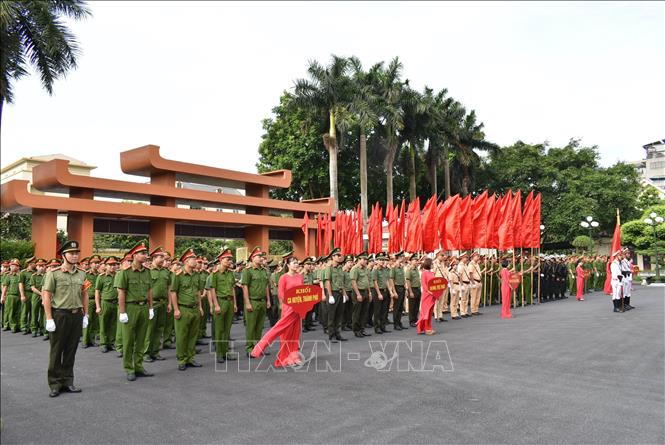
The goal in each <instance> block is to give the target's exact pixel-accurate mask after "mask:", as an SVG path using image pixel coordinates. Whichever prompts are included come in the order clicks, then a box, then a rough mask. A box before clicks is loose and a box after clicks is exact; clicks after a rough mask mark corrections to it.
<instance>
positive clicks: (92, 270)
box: [81, 255, 102, 349]
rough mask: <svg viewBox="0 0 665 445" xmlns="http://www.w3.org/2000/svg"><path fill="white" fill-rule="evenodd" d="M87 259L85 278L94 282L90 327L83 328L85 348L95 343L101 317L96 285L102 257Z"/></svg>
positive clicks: (91, 290)
mask: <svg viewBox="0 0 665 445" xmlns="http://www.w3.org/2000/svg"><path fill="white" fill-rule="evenodd" d="M87 260H88V268H87V270H84V272H85V278H86V280H88V281H90V283H92V286H90V288H88V317H90V321H89V324H88V327H87V328H85V329H84V330H83V339H82V340H81V344H82V347H83V348H84V349H85V348H88V347H90V346H94V345H95V337H97V334H98V333H99V317H98V316H97V311H96V304H95V291H96V290H95V285H96V283H97V275H98V273H97V268H98V267H99V263H100V262H101V260H102V259H101V257H100V256H99V255H93V256H91V257H89V258H87Z"/></svg>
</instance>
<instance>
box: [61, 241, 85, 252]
mask: <svg viewBox="0 0 665 445" xmlns="http://www.w3.org/2000/svg"><path fill="white" fill-rule="evenodd" d="M80 251H81V245H80V244H79V242H78V241H74V240H69V241H65V242H64V243H63V244H62V246H60V250H58V253H59V254H60V255H64V254H65V253H67V252H80Z"/></svg>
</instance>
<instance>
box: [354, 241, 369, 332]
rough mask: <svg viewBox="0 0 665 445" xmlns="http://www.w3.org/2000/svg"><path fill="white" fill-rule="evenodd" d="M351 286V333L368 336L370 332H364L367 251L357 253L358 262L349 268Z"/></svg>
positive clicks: (365, 320) (366, 301) (367, 293)
mask: <svg viewBox="0 0 665 445" xmlns="http://www.w3.org/2000/svg"><path fill="white" fill-rule="evenodd" d="M351 286H352V287H353V292H352V298H351V301H352V302H353V314H352V316H351V317H352V323H353V334H354V335H355V336H356V337H358V338H362V337H370V336H371V335H372V334H368V333H366V332H365V323H367V311H368V308H369V300H370V293H369V288H370V282H369V272H368V270H367V252H362V253H360V254H359V255H358V262H357V264H356V265H355V266H353V268H352V269H351Z"/></svg>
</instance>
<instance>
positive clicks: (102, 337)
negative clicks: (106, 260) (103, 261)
mask: <svg viewBox="0 0 665 445" xmlns="http://www.w3.org/2000/svg"><path fill="white" fill-rule="evenodd" d="M115 276H116V274H115V273H113V274H102V275H97V281H96V282H95V291H99V299H100V305H101V309H102V313H101V314H99V345H100V346H106V347H107V348H113V347H114V346H115V344H116V338H115V334H116V330H117V329H118V326H117V325H118V290H117V289H116V288H115V287H114V286H113V282H114V281H115Z"/></svg>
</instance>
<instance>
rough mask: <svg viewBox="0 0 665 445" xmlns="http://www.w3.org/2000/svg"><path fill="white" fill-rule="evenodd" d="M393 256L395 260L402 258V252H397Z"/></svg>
mask: <svg viewBox="0 0 665 445" xmlns="http://www.w3.org/2000/svg"><path fill="white" fill-rule="evenodd" d="M394 255H395V258H399V257H401V256H404V251H403V250H400V251H399V252H397V253H395V254H394Z"/></svg>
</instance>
